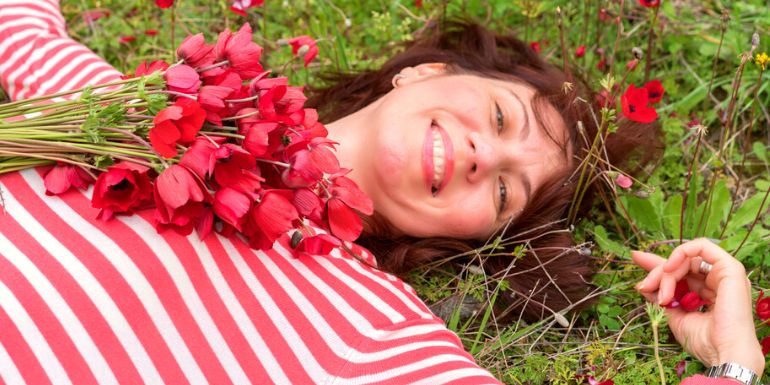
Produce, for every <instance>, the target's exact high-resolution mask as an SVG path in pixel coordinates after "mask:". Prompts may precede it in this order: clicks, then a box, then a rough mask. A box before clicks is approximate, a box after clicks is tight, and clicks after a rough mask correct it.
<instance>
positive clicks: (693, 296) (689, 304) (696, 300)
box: [679, 291, 708, 311]
mask: <svg viewBox="0 0 770 385" xmlns="http://www.w3.org/2000/svg"><path fill="white" fill-rule="evenodd" d="M679 304H680V305H681V306H682V310H684V311H696V310H698V309H700V307H701V306H703V305H706V304H708V301H706V300H704V299H703V298H701V297H700V295H698V293H696V292H694V291H691V292H688V293H687V294H685V295H684V296H683V297H682V298H681V299H680V300H679Z"/></svg>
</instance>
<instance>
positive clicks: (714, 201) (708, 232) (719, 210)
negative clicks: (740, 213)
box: [703, 180, 733, 238]
mask: <svg viewBox="0 0 770 385" xmlns="http://www.w3.org/2000/svg"><path fill="white" fill-rule="evenodd" d="M732 203H733V199H732V197H731V196H730V190H728V189H727V184H726V183H725V181H724V180H719V181H717V182H716V184H714V192H713V193H712V195H711V203H710V204H711V206H710V207H709V212H708V217H707V218H706V219H705V222H706V223H704V226H703V228H704V230H703V236H706V237H709V238H717V237H718V236H719V233H720V231H721V229H722V226H721V224H722V223H724V222H725V221H726V220H727V215H728V213H729V212H730V205H732Z"/></svg>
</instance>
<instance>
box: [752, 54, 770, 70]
mask: <svg viewBox="0 0 770 385" xmlns="http://www.w3.org/2000/svg"><path fill="white" fill-rule="evenodd" d="M754 63H755V64H756V65H758V66H760V68H762V71H764V70H765V67H766V66H767V65H768V64H770V56H767V53H765V52H762V53H758V54H757V57H756V59H754Z"/></svg>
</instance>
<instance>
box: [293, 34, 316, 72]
mask: <svg viewBox="0 0 770 385" xmlns="http://www.w3.org/2000/svg"><path fill="white" fill-rule="evenodd" d="M288 43H289V44H291V52H292V53H293V54H294V56H299V55H303V58H304V60H305V67H307V66H308V65H309V64H310V62H311V61H313V59H315V57H316V56H317V55H318V45H317V44H316V41H315V39H313V38H312V37H310V36H307V35H303V36H297V37H295V38H292V39H289V41H288ZM303 51H304V52H303Z"/></svg>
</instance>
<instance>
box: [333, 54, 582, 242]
mask: <svg viewBox="0 0 770 385" xmlns="http://www.w3.org/2000/svg"><path fill="white" fill-rule="evenodd" d="M402 74H403V75H404V76H403V77H401V78H400V79H399V81H398V87H396V88H395V89H393V90H392V91H390V92H389V93H387V94H385V95H384V96H383V97H382V98H380V99H378V100H377V101H376V102H374V103H372V104H371V105H369V106H367V107H365V108H364V109H362V110H360V111H358V112H356V113H355V114H353V115H356V116H353V115H351V116H350V117H346V118H343V119H341V120H340V121H338V122H335V123H333V124H330V125H329V130H330V136H331V137H332V138H334V139H336V140H338V141H340V143H341V144H340V147H339V155H340V158H341V160H342V162H343V163H342V164H343V166H345V167H350V168H352V169H353V171H352V172H351V174H350V177H351V178H352V179H353V180H355V181H356V182H357V183H358V184H359V186H360V187H361V189H362V190H363V191H364V192H366V193H367V194H368V195H369V196H370V197H371V198H372V200H373V202H374V208H375V210H376V211H377V212H378V213H379V214H381V215H382V216H384V217H385V218H386V219H387V220H388V221H389V222H390V223H391V224H392V225H393V227H394V228H395V230H397V231H399V232H401V233H403V234H406V235H411V236H415V237H435V236H444V237H453V238H463V239H483V238H486V237H488V236H490V235H491V234H493V233H494V232H495V231H496V230H497V229H498V228H499V227H500V226H502V225H503V224H504V223H505V222H506V221H508V220H509V219H510V218H511V217H515V216H516V215H517V214H518V213H519V212H520V211H521V210H522V209H523V208H524V206H525V205H526V204H527V202H528V201H529V199H531V194H532V193H533V192H534V191H535V190H536V189H537V188H538V187H539V186H541V185H542V184H543V183H545V182H546V181H547V180H548V179H549V177H550V176H552V175H554V174H555V173H557V172H560V171H562V170H564V169H565V168H566V166H567V164H568V153H567V152H566V151H565V149H564V148H566V146H564V145H563V143H565V142H566V138H567V135H566V129H565V127H564V124H563V122H562V121H561V119H560V117H559V116H558V113H557V112H556V111H555V110H554V109H553V108H552V107H551V106H550V105H548V106H543V107H544V108H541V111H542V113H541V120H543V121H544V122H545V124H546V125H547V126H548V130H549V132H546V129H545V128H544V127H542V126H541V125H540V123H539V122H538V120H537V119H535V113H534V111H533V108H532V98H533V96H534V94H535V92H534V90H533V89H532V88H531V87H529V86H527V85H525V84H523V83H517V82H512V81H505V80H497V79H491V78H485V77H480V76H476V75H470V74H448V73H446V71H445V70H444V66H443V65H442V64H436V63H434V64H423V65H420V66H417V67H415V68H408V69H405V70H404V71H402ZM544 104H547V103H544ZM344 125H348V126H354V127H350V129H349V130H337V129H336V128H337V127H341V126H344ZM355 130H358V131H355ZM549 133H550V136H549ZM338 134H341V135H344V136H345V137H340V136H339V135H338ZM351 135H352V136H353V137H348V136H351ZM552 138H554V139H555V140H554V139H552ZM557 142H558V143H557Z"/></svg>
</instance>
